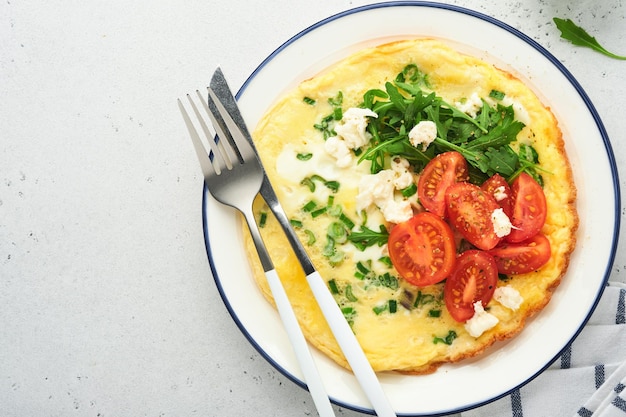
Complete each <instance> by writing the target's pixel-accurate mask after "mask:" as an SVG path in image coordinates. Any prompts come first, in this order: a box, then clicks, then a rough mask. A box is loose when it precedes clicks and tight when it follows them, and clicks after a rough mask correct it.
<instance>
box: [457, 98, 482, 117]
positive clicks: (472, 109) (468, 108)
mask: <svg viewBox="0 0 626 417" xmlns="http://www.w3.org/2000/svg"><path fill="white" fill-rule="evenodd" d="M482 107H483V100H482V99H481V98H480V97H479V96H478V93H475V92H474V93H472V95H471V96H469V97H468V98H466V99H465V100H462V101H459V102H457V103H456V108H457V109H459V110H461V111H462V112H463V113H465V114H467V115H468V116H470V117H476V114H477V113H478V110H480V109H482Z"/></svg>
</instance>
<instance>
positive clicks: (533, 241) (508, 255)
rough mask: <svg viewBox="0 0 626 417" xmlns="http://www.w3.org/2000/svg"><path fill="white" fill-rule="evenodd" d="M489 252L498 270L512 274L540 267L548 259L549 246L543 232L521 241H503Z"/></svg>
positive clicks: (523, 272) (549, 253)
mask: <svg viewBox="0 0 626 417" xmlns="http://www.w3.org/2000/svg"><path fill="white" fill-rule="evenodd" d="M489 253H490V254H491V255H492V256H493V257H494V258H495V260H496V264H497V265H498V272H500V273H501V274H506V275H514V274H525V273H526V272H532V271H536V270H538V269H539V268H541V267H542V266H543V265H545V264H546V262H548V261H549V260H550V255H551V248H550V241H549V240H548V238H547V237H545V236H544V235H543V233H537V234H536V235H535V236H533V237H531V238H530V239H528V240H525V241H523V242H519V243H509V242H503V243H501V244H500V245H498V246H496V247H495V248H494V249H492V250H490V251H489Z"/></svg>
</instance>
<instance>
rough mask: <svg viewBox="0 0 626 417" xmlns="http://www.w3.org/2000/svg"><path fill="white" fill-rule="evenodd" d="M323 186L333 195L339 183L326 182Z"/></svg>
mask: <svg viewBox="0 0 626 417" xmlns="http://www.w3.org/2000/svg"><path fill="white" fill-rule="evenodd" d="M324 185H325V186H326V187H328V189H330V191H332V192H333V193H336V192H337V190H339V181H326V182H325V183H324Z"/></svg>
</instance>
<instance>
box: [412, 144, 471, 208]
mask: <svg viewBox="0 0 626 417" xmlns="http://www.w3.org/2000/svg"><path fill="white" fill-rule="evenodd" d="M468 178H469V176H468V171H467V161H465V158H463V155H461V154H460V153H458V152H454V151H451V152H444V153H441V154H439V155H437V156H435V157H434V158H433V159H432V160H431V161H430V162H429V163H428V164H426V167H424V170H423V171H422V174H421V175H420V178H419V181H418V183H417V196H418V198H419V201H420V203H421V204H422V206H424V208H425V209H426V210H428V211H430V212H431V213H435V214H436V215H438V216H441V217H443V216H444V215H445V212H446V202H445V193H446V190H447V189H448V187H449V186H451V185H452V184H454V183H456V182H459V181H467V180H468Z"/></svg>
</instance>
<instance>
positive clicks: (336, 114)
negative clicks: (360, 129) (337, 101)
mask: <svg viewBox="0 0 626 417" xmlns="http://www.w3.org/2000/svg"><path fill="white" fill-rule="evenodd" d="M342 117H343V110H341V107H335V108H334V109H333V119H335V120H341V118H342Z"/></svg>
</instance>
